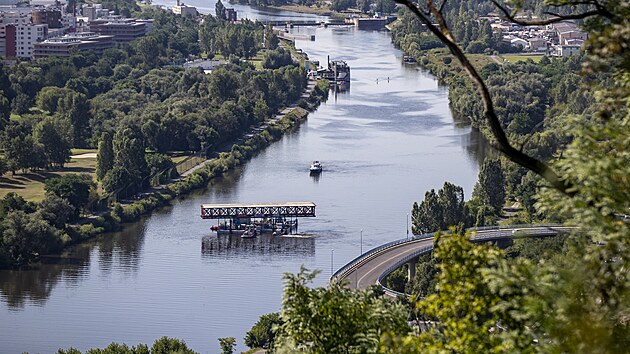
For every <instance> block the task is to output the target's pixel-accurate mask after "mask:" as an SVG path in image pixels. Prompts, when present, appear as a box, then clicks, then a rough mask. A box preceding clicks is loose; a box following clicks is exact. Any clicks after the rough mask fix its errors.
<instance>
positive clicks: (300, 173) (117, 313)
mask: <svg viewBox="0 0 630 354" xmlns="http://www.w3.org/2000/svg"><path fill="white" fill-rule="evenodd" d="M191 4H192V5H199V4H202V3H199V4H195V3H191ZM206 8H207V9H211V10H212V12H213V9H214V3H211V4H210V5H206ZM237 9H238V10H239V16H241V15H242V14H243V13H244V12H246V13H247V14H248V16H250V17H258V18H264V17H265V16H267V18H270V17H274V18H278V17H280V18H286V17H287V16H292V17H293V18H298V17H299V18H307V19H317V18H318V17H316V16H311V15H296V14H291V13H286V12H280V13H275V14H269V13H264V12H261V11H257V10H252V9H249V8H247V7H242V6H239V7H237ZM247 11H248V12H247ZM283 16H284V17H283ZM295 31H299V32H300V33H301V34H306V33H308V34H310V33H313V34H315V35H316V40H315V41H314V42H310V41H298V42H297V47H299V48H302V49H304V51H306V52H307V53H308V54H309V56H310V57H311V59H316V60H319V61H320V62H322V63H325V61H326V56H327V55H330V57H331V59H343V60H346V61H347V62H348V64H349V65H350V66H351V68H352V83H351V87H350V90H349V91H347V92H343V93H337V94H335V93H331V95H330V98H329V100H328V102H326V103H323V104H322V105H321V106H320V108H319V109H318V110H317V111H316V112H314V113H312V114H311V115H310V116H309V118H308V121H307V122H305V123H304V124H302V125H301V126H300V127H299V129H297V130H296V131H294V132H293V133H290V134H287V135H286V136H285V137H284V138H283V139H282V140H280V141H279V142H277V143H275V144H273V145H272V146H271V147H269V148H268V149H267V150H265V151H263V152H262V153H260V154H259V155H258V156H256V157H255V158H253V159H252V160H251V162H249V163H248V164H247V165H246V166H244V167H243V168H241V169H239V170H237V171H234V172H232V173H230V174H229V175H227V176H226V177H225V178H222V179H220V180H217V181H215V182H214V183H212V185H211V186H210V187H209V188H208V189H207V190H204V191H200V192H197V193H194V194H192V195H189V196H187V197H185V198H182V199H180V200H177V201H174V202H173V203H172V206H171V207H168V208H164V209H162V210H160V211H158V212H156V213H154V214H153V215H151V216H150V217H148V218H146V219H144V220H142V221H141V222H138V223H134V224H131V225H126V227H125V229H124V231H122V232H119V233H115V234H113V235H106V236H104V237H100V238H98V239H95V240H93V241H92V242H89V243H86V244H82V245H79V246H77V247H75V248H74V249H72V250H70V251H69V252H67V254H65V255H64V257H62V258H60V259H51V260H49V261H48V262H47V264H45V265H44V266H42V267H41V268H40V269H37V270H25V271H2V272H0V313H1V315H0V316H1V318H2V320H1V321H0V352H2V353H21V352H23V351H29V352H31V353H36V352H40V353H53V352H55V351H56V349H57V348H68V347H71V346H73V347H75V348H78V349H80V350H82V351H83V350H86V349H88V348H93V347H104V346H106V345H107V344H108V343H110V342H112V341H116V342H125V343H128V344H130V345H135V344H137V343H149V344H150V343H152V342H153V341H154V340H155V339H156V338H159V337H160V336H170V337H177V338H181V339H183V340H185V341H186V342H187V343H188V345H189V346H190V347H191V348H193V349H194V350H196V351H199V352H201V353H218V352H219V351H220V350H219V345H218V341H217V338H219V337H236V338H237V341H238V349H239V350H244V349H245V346H244V345H243V337H244V335H245V332H246V331H247V330H249V328H250V327H251V326H252V325H253V323H255V322H256V320H257V319H258V317H259V316H260V315H262V314H265V313H269V312H273V311H278V309H279V308H280V304H281V301H282V276H283V274H284V273H285V272H293V273H295V272H297V271H298V270H299V269H300V266H302V265H304V266H305V267H307V268H309V269H320V270H321V271H322V272H321V274H320V275H319V276H318V278H317V279H316V283H315V285H320V286H321V285H325V284H326V282H327V279H328V277H329V276H330V274H331V270H332V269H333V268H334V269H335V270H336V269H337V268H339V267H341V266H342V265H343V264H345V263H346V262H348V261H350V260H351V259H353V258H354V257H356V256H357V255H358V254H359V252H360V249H361V247H362V248H363V250H364V251H366V250H368V249H370V248H372V247H375V246H377V245H380V244H382V243H385V242H388V241H392V240H396V239H400V238H404V237H405V235H406V229H407V215H408V213H409V212H410V209H411V205H412V203H413V202H414V201H418V200H421V199H422V198H423V196H424V193H425V191H426V190H428V189H431V188H439V187H440V186H441V185H442V184H443V183H444V181H445V180H448V181H451V182H453V183H456V184H458V185H461V186H463V187H464V190H465V192H466V195H467V196H470V192H471V190H472V186H473V184H474V182H475V180H476V176H477V173H478V169H479V159H480V156H481V155H483V150H484V148H483V147H484V145H483V143H481V142H479V139H478V138H477V137H476V135H475V134H473V133H471V130H470V128H468V127H465V126H459V125H458V124H456V123H454V122H453V119H452V118H451V114H450V112H449V108H448V98H447V91H446V89H445V88H441V87H438V85H437V83H436V81H435V80H434V79H433V78H432V77H430V76H429V75H428V74H426V73H423V72H422V71H419V70H418V69H416V67H414V66H405V65H403V64H402V61H401V57H402V54H401V52H400V51H398V50H396V49H394V48H393V46H392V45H391V42H390V35H389V34H388V33H386V32H369V31H357V30H355V29H353V28H334V27H330V28H327V29H323V28H310V29H308V30H306V29H304V28H302V29H299V30H297V29H296V30H295ZM311 160H321V161H322V162H323V166H324V172H323V173H322V174H321V176H320V177H319V178H313V177H311V176H309V173H308V167H309V163H310V162H311ZM285 201H313V202H315V203H316V204H317V217H316V218H310V219H303V220H301V221H300V232H302V233H307V234H311V235H313V237H312V238H275V239H272V238H270V237H268V238H261V237H259V238H257V239H253V240H242V239H240V238H238V237H235V238H232V239H229V238H228V237H223V236H221V237H217V235H216V234H214V233H213V232H211V231H210V226H211V225H213V222H212V221H209V220H202V219H201V218H200V217H199V213H200V211H199V205H200V204H201V203H255V202H285ZM361 232H362V235H363V244H362V245H361V243H360V236H361Z"/></svg>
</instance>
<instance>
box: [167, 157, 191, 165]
mask: <svg viewBox="0 0 630 354" xmlns="http://www.w3.org/2000/svg"><path fill="white" fill-rule="evenodd" d="M188 156H190V155H180V156H174V157H171V160H173V163H174V164H176V165H177V164H178V163H180V162H182V161H184V160H186V159H187V158H188Z"/></svg>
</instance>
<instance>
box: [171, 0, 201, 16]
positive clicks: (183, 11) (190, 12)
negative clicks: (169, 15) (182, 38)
mask: <svg viewBox="0 0 630 354" xmlns="http://www.w3.org/2000/svg"><path fill="white" fill-rule="evenodd" d="M177 3H178V4H177V5H175V6H173V8H172V11H173V13H174V14H175V15H180V16H188V17H193V18H194V17H197V8H196V7H194V6H188V5H186V4H184V3H182V4H180V3H179V1H178V2H177Z"/></svg>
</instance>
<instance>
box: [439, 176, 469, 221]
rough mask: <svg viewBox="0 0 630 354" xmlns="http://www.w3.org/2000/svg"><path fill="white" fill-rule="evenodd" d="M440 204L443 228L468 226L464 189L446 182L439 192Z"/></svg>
mask: <svg viewBox="0 0 630 354" xmlns="http://www.w3.org/2000/svg"><path fill="white" fill-rule="evenodd" d="M437 199H438V203H439V204H440V206H441V209H442V218H443V222H442V227H443V228H448V227H451V226H459V225H460V224H462V225H463V226H466V225H465V223H466V209H465V206H464V189H463V188H462V187H460V186H456V185H454V184H452V183H449V182H444V186H443V187H442V189H440V190H439V191H438V195H437Z"/></svg>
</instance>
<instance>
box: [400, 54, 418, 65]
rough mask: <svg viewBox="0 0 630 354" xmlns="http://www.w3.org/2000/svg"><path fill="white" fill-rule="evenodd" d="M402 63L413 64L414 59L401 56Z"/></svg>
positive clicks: (408, 56)
mask: <svg viewBox="0 0 630 354" xmlns="http://www.w3.org/2000/svg"><path fill="white" fill-rule="evenodd" d="M403 61H404V62H405V63H407V64H415V63H416V58H414V57H412V56H411V55H405V56H403Z"/></svg>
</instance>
